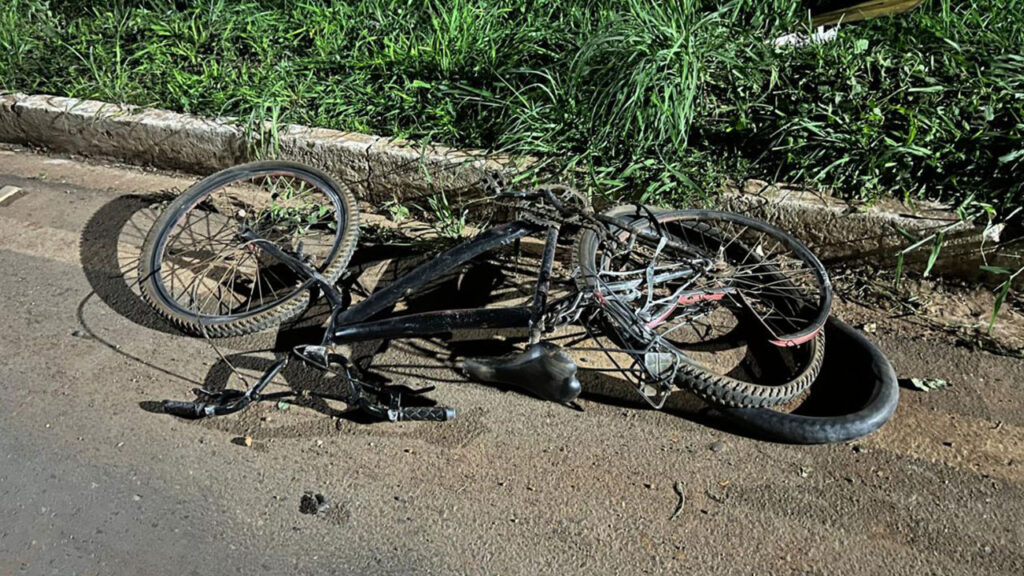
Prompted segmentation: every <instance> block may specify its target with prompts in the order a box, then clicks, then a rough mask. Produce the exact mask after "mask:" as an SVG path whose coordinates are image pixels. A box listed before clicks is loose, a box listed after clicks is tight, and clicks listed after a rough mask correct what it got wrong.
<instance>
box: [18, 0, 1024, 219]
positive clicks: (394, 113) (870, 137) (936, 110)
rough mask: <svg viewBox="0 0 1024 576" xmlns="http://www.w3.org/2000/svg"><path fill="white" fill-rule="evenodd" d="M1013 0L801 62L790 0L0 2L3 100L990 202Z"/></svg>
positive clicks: (269, 138)
mask: <svg viewBox="0 0 1024 576" xmlns="http://www.w3.org/2000/svg"><path fill="white" fill-rule="evenodd" d="M1018 4H1019V3H1018V2H1017V1H1016V0H967V1H964V2H952V1H951V0H926V1H925V2H924V4H922V6H921V7H920V8H918V9H917V10H915V11H913V12H909V13H906V14H902V15H900V16H897V17H892V18H877V19H873V20H869V21H865V22H862V23H859V24H857V25H856V26H852V27H843V28H842V29H841V30H840V32H839V35H838V39H837V40H836V41H834V42H829V43H819V44H811V45H808V46H804V47H799V48H798V47H791V46H790V47H775V46H774V45H773V44H772V42H770V40H771V39H772V38H776V37H778V36H780V35H783V34H786V33H789V32H794V31H806V30H807V29H808V27H809V23H810V20H809V18H808V14H807V12H806V11H805V10H804V9H803V8H801V4H800V3H799V2H795V1H793V0H729V1H725V2H711V1H710V0H678V1H675V2H658V1H656V0H494V1H489V2H477V1H473V0H444V1H442V0H426V1H424V2H407V1H401V0H364V1H362V2H340V1H333V0H317V1H310V2H283V1H280V0H238V1H233V2H227V1H225V0H174V1H171V0H141V1H138V2H124V1H122V0H118V1H111V2H91V1H86V0H62V1H61V2H55V1H47V0H6V1H5V2H3V3H2V5H0V89H3V90H22V91H28V92H44V93H53V94H58V95H66V96H76V97H81V98H96V99H101V100H111V101H118V102H127V103H131V104H140V105H156V106H160V107H164V108H169V109H173V110H177V111H182V112H191V113H196V114H203V115H217V116H223V115H231V116H235V117H238V118H242V119H247V120H248V121H249V122H250V125H252V126H253V127H254V128H256V129H257V134H258V135H259V136H261V139H260V140H259V141H260V142H267V143H268V144H266V145H264V144H260V149H259V150H257V152H258V153H259V154H265V155H267V154H269V155H272V154H273V152H274V149H273V141H274V135H273V133H272V132H273V128H272V127H273V126H274V125H275V123H277V122H282V121H285V120H287V121H289V122H296V123H302V124H310V125H316V126H323V127H329V128H337V129H342V130H354V131H360V132H373V133H378V134H384V135H389V136H397V137H403V138H411V139H416V140H419V139H428V140H432V141H438V142H442V143H446V144H449V145H453V146H456V147H460V148H470V147H472V148H482V149H489V150H499V151H502V152H508V153H512V154H517V155H518V154H523V155H532V156H539V157H541V158H542V159H543V161H544V162H543V169H544V170H545V171H546V173H547V174H551V175H554V176H558V177H560V178H562V179H565V180H577V181H578V182H576V184H578V185H580V186H581V187H584V188H590V190H589V192H595V191H596V192H598V193H599V194H600V195H603V196H605V197H607V199H609V200H611V201H619V200H622V199H629V200H643V201H647V202H654V203H674V204H677V205H685V204H687V203H692V202H700V201H702V200H705V199H707V198H709V197H710V196H712V195H714V193H715V192H716V190H718V189H719V187H720V186H721V184H722V182H723V181H724V179H725V177H726V176H729V177H732V178H736V179H739V178H743V177H754V178H760V179H766V180H784V181H788V182H793V183H797V184H805V185H813V186H817V187H826V188H831V189H833V190H835V191H836V192H837V193H839V194H841V195H843V196H846V197H849V198H856V199H861V200H867V201H872V200H874V199H876V198H878V197H880V196H882V195H892V196H895V197H897V198H904V199H908V200H913V199H916V198H934V199H942V200H952V201H954V202H959V201H962V200H963V199H965V198H968V197H969V196H971V195H972V194H974V195H975V198H976V199H977V200H980V201H984V202H987V203H989V204H991V205H993V206H994V207H995V208H997V209H999V210H1001V211H1006V210H1008V209H1012V207H1014V206H1016V205H1018V204H1020V202H1021V200H1022V196H1024V193H1022V188H1021V187H1022V186H1024V124H1022V123H1021V121H1020V118H1022V117H1024V57H1022V56H1021V55H1020V47H1021V46H1022V45H1024V19H1022V18H1018V17H1015V16H1008V15H1015V14H1017V12H1019V6H1018ZM268 120H269V121H270V122H271V124H270V126H271V128H269V130H270V131H271V133H270V134H265V133H264V132H261V131H260V130H264V128H265V127H266V125H267V122H266V121H268ZM263 136H266V140H264V139H263V138H262V137H263Z"/></svg>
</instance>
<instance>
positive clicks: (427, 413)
mask: <svg viewBox="0 0 1024 576" xmlns="http://www.w3.org/2000/svg"><path fill="white" fill-rule="evenodd" d="M398 419H399V420H430V421H432V422H444V421H446V420H454V419H455V408H446V407H444V406H433V407H431V406H407V407H405V408H402V409H400V410H399V411H398Z"/></svg>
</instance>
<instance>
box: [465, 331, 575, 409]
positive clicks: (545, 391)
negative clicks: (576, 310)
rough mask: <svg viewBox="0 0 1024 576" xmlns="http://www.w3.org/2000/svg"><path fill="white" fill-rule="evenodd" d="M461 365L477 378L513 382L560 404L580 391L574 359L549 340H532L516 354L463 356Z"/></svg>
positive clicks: (503, 382) (499, 382)
mask: <svg viewBox="0 0 1024 576" xmlns="http://www.w3.org/2000/svg"><path fill="white" fill-rule="evenodd" d="M462 368H463V369H464V370H465V371H466V372H467V373H468V374H469V375H470V377H472V378H475V379H477V380H481V381H483V382H494V383H498V384H508V385H511V386H517V387H519V388H522V389H524V390H526V391H527V392H530V393H532V394H534V395H536V396H540V397H541V398H544V399H545V400H551V401H554V402H560V403H562V404H568V403H570V402H572V401H573V400H575V399H576V397H577V396H579V395H580V390H581V387H580V381H579V379H577V378H576V363H575V362H573V361H572V358H569V355H568V354H566V353H565V352H562V349H561V348H560V347H558V346H556V345H555V344H552V343H550V342H541V343H539V344H534V345H533V346H530V347H529V348H527V349H526V350H525V351H523V352H521V353H519V354H513V355H511V356H504V357H501V358H467V359H466V360H464V361H463V363H462Z"/></svg>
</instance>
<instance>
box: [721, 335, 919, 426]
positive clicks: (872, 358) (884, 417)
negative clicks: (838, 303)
mask: <svg viewBox="0 0 1024 576" xmlns="http://www.w3.org/2000/svg"><path fill="white" fill-rule="evenodd" d="M825 330H826V331H827V332H828V333H829V338H830V341H831V342H832V344H833V345H832V348H831V351H832V353H831V354H828V355H826V358H825V365H824V367H823V370H822V373H821V377H820V378H819V379H818V381H817V382H815V385H814V387H815V388H817V390H815V389H813V388H812V390H811V396H810V398H809V401H810V400H813V398H814V394H815V393H821V394H828V395H830V396H832V394H831V389H835V388H841V390H840V392H841V393H840V394H839V396H842V394H849V393H851V392H853V393H856V392H858V390H857V388H858V387H859V388H860V390H859V392H860V395H861V397H862V400H863V401H862V402H861V403H860V404H859V405H857V408H856V409H855V410H852V411H849V412H845V413H841V414H832V415H813V414H800V413H799V412H800V409H801V408H802V406H801V407H798V408H797V409H796V412H797V413H786V412H777V411H775V410H769V409H765V408H726V407H723V408H716V410H718V411H719V412H721V413H722V414H723V415H724V416H725V417H726V419H728V420H731V421H732V422H734V423H735V424H738V425H739V426H741V427H742V428H744V429H746V430H747V431H748V432H750V433H752V434H753V435H755V436H757V437H758V438H764V439H766V440H775V441H777V442H789V443H793V444H827V443H834V442H847V441H849V440H854V439H856V438H860V437H862V436H866V435H868V434H871V433H872V432H875V431H876V430H878V429H879V428H881V427H882V425H884V424H885V423H886V422H888V421H889V419H890V418H891V417H892V415H893V413H894V412H895V411H896V406H897V404H898V403H899V399H900V391H899V383H898V381H897V380H896V371H895V370H893V367H892V364H890V363H889V360H888V359H886V357H885V356H884V355H883V354H882V352H881V350H879V349H878V347H877V346H875V345H874V344H873V343H872V342H871V341H870V340H868V339H867V338H866V337H865V336H864V335H863V334H861V333H860V332H858V331H857V330H856V329H854V328H852V327H851V326H850V325H848V324H846V323H845V322H843V321H841V320H838V319H836V318H829V320H828V322H827V323H826V325H825ZM808 403H810V402H808Z"/></svg>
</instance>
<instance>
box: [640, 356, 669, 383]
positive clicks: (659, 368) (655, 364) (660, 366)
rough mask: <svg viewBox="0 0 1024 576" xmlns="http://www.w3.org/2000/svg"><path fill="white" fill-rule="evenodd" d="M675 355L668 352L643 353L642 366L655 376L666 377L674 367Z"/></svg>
mask: <svg viewBox="0 0 1024 576" xmlns="http://www.w3.org/2000/svg"><path fill="white" fill-rule="evenodd" d="M675 365H676V357H675V355H674V354H670V353H668V352H648V353H646V354H644V368H645V369H646V370H647V373H648V374H650V375H651V376H654V377H655V378H658V379H661V378H666V377H668V376H669V375H671V374H672V371H673V370H674V369H675Z"/></svg>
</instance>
